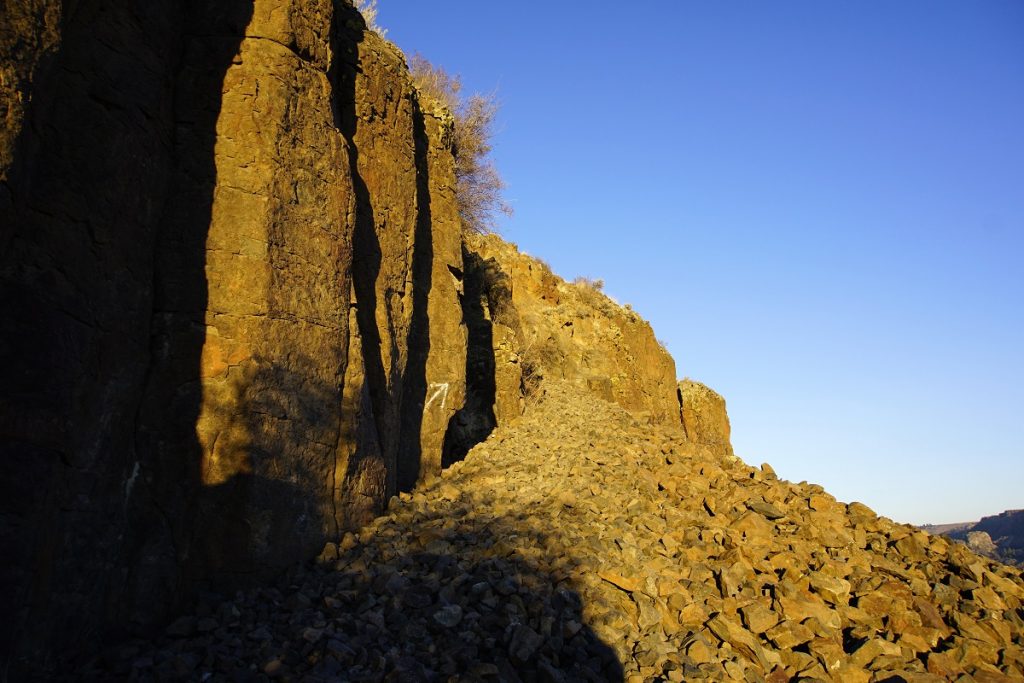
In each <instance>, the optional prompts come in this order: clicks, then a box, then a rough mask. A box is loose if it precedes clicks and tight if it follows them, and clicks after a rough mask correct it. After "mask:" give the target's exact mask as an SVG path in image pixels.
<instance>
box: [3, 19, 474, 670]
mask: <svg viewBox="0 0 1024 683" xmlns="http://www.w3.org/2000/svg"><path fill="white" fill-rule="evenodd" d="M9 5H10V7H9V8H6V7H5V11H8V12H9V16H10V18H11V22H10V24H9V25H8V26H5V32H4V33H3V36H2V40H0V62H2V64H0V69H2V73H3V79H2V80H3V95H4V105H5V110H4V111H5V118H4V121H3V125H4V128H3V136H2V137H0V147H2V156H0V162H2V172H3V179H4V181H5V183H4V185H3V188H2V191H0V210H2V216H3V222H2V224H0V244H2V249H0V285H2V287H0V298H2V299H3V310H4V316H3V319H2V320H0V326H2V333H3V344H2V345H0V354H2V356H3V357H2V360H3V366H4V369H3V371H2V372H3V381H2V382H0V405H2V407H3V410H2V411H0V448H2V451H3V458H2V465H0V467H2V468H3V469H2V474H3V481H4V484H5V488H4V491H5V492H6V491H7V489H8V488H10V489H11V491H10V495H9V496H5V501H4V505H5V508H4V510H3V512H4V515H5V517H4V525H3V529H2V532H3V535H2V539H3V544H4V556H5V557H6V558H12V560H11V561H10V562H7V563H5V566H4V568H3V576H2V580H3V585H4V590H3V599H4V605H3V606H2V607H3V608H4V613H5V614H7V615H13V617H12V618H9V619H5V625H4V628H5V633H4V634H3V638H2V642H4V643H5V647H7V643H11V642H15V645H14V652H15V653H16V659H19V658H22V657H26V656H27V657H32V656H37V655H39V656H42V655H45V654H46V653H47V652H48V651H52V650H54V649H59V648H61V647H64V646H66V645H68V644H69V643H70V642H72V640H75V641H77V643H78V644H79V645H82V646H88V642H89V638H90V636H88V635H87V636H86V637H84V638H83V637H82V636H81V634H82V633H85V634H93V635H98V634H100V633H103V632H105V631H107V630H108V629H109V628H110V627H111V626H114V625H116V626H117V627H119V628H120V627H131V628H136V627H145V626H146V625H147V624H151V623H159V622H160V621H161V620H162V619H164V618H165V615H166V614H168V613H169V611H171V610H173V609H174V608H175V606H176V605H178V604H180V603H181V601H182V600H185V599H187V598H188V597H189V596H190V595H192V594H193V593H194V591H195V590H196V589H197V588H199V587H203V586H212V587H229V586H232V585H240V584H245V583H249V582H252V581H258V580H262V579H263V578H265V577H267V576H269V575H271V574H273V573H274V572H276V571H278V570H279V569H280V568H282V567H284V566H286V565H288V564H291V563H294V562H295V561H297V560H301V559H303V558H305V557H310V556H312V555H315V554H316V553H317V552H319V550H320V548H322V546H323V543H324V541H325V540H327V539H331V538H335V537H336V536H337V535H338V534H339V533H340V532H341V531H342V530H344V529H348V528H354V527H357V526H359V525H361V524H362V523H364V522H366V521H367V520H368V519H370V518H372V516H373V515H374V514H376V513H377V512H379V511H380V510H381V509H382V508H383V505H384V503H385V502H386V500H387V499H388V497H390V496H391V495H393V494H394V493H396V492H397V491H398V489H399V487H409V486H412V485H413V484H414V483H415V482H416V481H417V480H418V479H419V478H421V477H422V476H424V475H426V474H428V473H429V472H431V471H436V470H437V469H439V468H440V464H441V442H442V440H443V437H444V433H445V429H446V427H447V422H448V420H449V418H450V417H451V416H452V415H453V414H454V413H455V411H456V410H458V409H459V408H460V407H461V406H462V403H463V396H464V386H465V381H464V373H465V353H466V352H465V347H466V341H465V340H466V333H465V327H464V325H463V323H462V311H461V307H460V304H459V292H460V291H461V286H462V284H461V273H462V253H461V246H460V235H459V232H460V231H459V223H458V219H457V216H458V214H457V210H456V208H455V203H454V202H455V200H454V195H453V190H452V188H453V187H454V186H455V182H454V175H453V174H454V164H453V160H452V156H451V149H450V144H451V125H452V123H451V118H450V116H449V115H448V114H447V113H446V112H443V111H433V110H430V111H424V108H423V107H421V106H420V104H419V102H418V100H417V95H416V93H415V91H414V89H413V88H412V85H411V81H410V79H409V76H408V73H407V70H406V68H405V64H404V58H403V57H402V56H401V54H400V53H399V52H398V51H397V49H396V48H394V47H393V46H391V45H390V44H388V43H385V42H384V41H383V40H381V39H380V38H379V37H377V36H376V35H374V34H370V33H367V32H366V31H365V27H364V24H363V22H362V19H361V17H360V16H359V15H358V13H356V12H355V11H354V10H352V9H351V8H349V7H346V6H345V4H338V3H333V2H328V1H322V0H301V1H300V0H295V1H293V2H271V1H269V0H259V1H257V2H251V1H248V2H242V1H240V0H239V1H235V2H231V1H229V2H224V3H207V4H203V3H197V4H196V5H195V6H194V7H193V6H190V7H187V8H184V7H181V6H179V4H178V3H161V2H155V3H146V4H145V7H143V6H141V5H140V6H136V5H134V4H129V3H123V2H116V1H113V0H111V1H107V2H100V3H93V4H91V5H89V6H88V7H78V8H76V10H77V11H75V12H72V13H69V14H68V15H67V16H63V17H62V16H61V8H60V7H59V6H58V3H46V2H41V1H30V0H25V1H24V2H14V3H9ZM6 22H7V16H5V23H6ZM8 27H9V29H10V30H9V32H8V31H6V29H8ZM29 481H30V482H32V485H31V486H25V485H24V482H29ZM18 482H21V484H19V483H18ZM6 630H9V631H10V632H9V633H8V632H7V631H6ZM14 634H18V636H17V637H15V635H14Z"/></svg>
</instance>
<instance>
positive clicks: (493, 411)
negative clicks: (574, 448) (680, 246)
mask: <svg viewBox="0 0 1024 683" xmlns="http://www.w3.org/2000/svg"><path fill="white" fill-rule="evenodd" d="M465 249H466V253H465V263H466V296H465V298H464V301H463V305H464V308H465V310H466V314H465V317H466V321H467V324H468V325H469V336H470V350H469V353H470V368H469V371H468V373H467V380H468V382H469V397H468V400H467V407H466V409H465V410H463V411H460V413H459V414H458V415H456V419H455V422H454V423H453V424H452V426H451V428H450V430H449V433H448V437H447V441H448V445H447V448H446V453H447V454H448V455H449V456H451V455H453V454H456V455H457V454H464V453H465V451H466V449H467V448H468V447H469V446H471V445H472V444H474V443H476V442H478V441H480V440H481V439H482V438H483V437H485V436H486V435H487V433H488V432H489V431H490V429H491V428H493V426H494V424H495V423H497V424H505V423H507V422H508V421H509V420H512V419H514V418H515V417H517V416H518V415H520V414H521V413H522V411H523V406H524V404H525V401H526V399H527V397H528V396H529V394H530V392H531V390H532V388H533V387H534V386H536V385H537V384H538V383H539V382H540V381H541V380H542V379H545V378H547V379H560V380H567V381H569V382H570V383H572V384H575V385H577V386H580V387H583V388H586V389H588V390H589V391H590V392H592V393H594V394H596V395H597V396H599V397H601V398H603V399H605V400H608V401H611V402H614V403H618V404H619V405H621V406H622V407H623V408H625V409H627V410H629V411H630V412H632V413H633V414H635V415H637V416H638V417H639V418H640V419H642V420H646V421H648V422H651V423H657V424H667V425H674V426H678V425H679V419H680V418H679V399H678V397H677V395H676V370H675V361H673V359H672V357H671V356H670V355H669V353H668V352H667V351H666V350H665V349H664V348H663V347H662V346H661V344H659V343H658V341H657V339H656V338H655V336H654V332H653V330H651V327H650V325H649V324H648V323H647V322H646V321H645V320H643V319H642V318H640V316H638V315H637V314H636V313H634V312H633V311H632V310H630V309H629V308H627V307H623V306H620V305H618V304H616V303H615V302H613V301H612V300H611V299H609V298H608V297H606V296H604V295H603V294H601V293H600V291H598V290H596V289H594V288H593V287H592V286H591V285H589V284H586V283H581V284H571V283H567V282H565V281H564V280H563V279H561V278H560V277H558V276H557V275H555V274H554V273H552V272H551V268H550V267H549V266H548V265H547V264H545V263H544V262H543V261H540V260H538V259H536V258H533V257H531V256H528V255H526V254H523V253H521V252H520V251H519V250H518V249H517V248H516V247H515V245H512V244H509V243H507V242H504V241H503V240H501V239H500V238H498V237H496V236H494V235H483V236H481V235H469V236H467V237H466V246H465Z"/></svg>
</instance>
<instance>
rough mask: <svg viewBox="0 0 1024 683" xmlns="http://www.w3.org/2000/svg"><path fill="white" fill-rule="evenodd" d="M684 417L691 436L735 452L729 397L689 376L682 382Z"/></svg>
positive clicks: (707, 443) (712, 446)
mask: <svg viewBox="0 0 1024 683" xmlns="http://www.w3.org/2000/svg"><path fill="white" fill-rule="evenodd" d="M678 395H679V407H680V418H681V419H682V423H683V429H684V431H685V432H686V436H687V438H689V439H690V440H691V441H693V442H695V443H699V444H704V445H706V446H709V447H711V448H714V449H719V450H721V451H723V452H725V453H728V454H732V442H731V441H730V440H729V434H730V431H729V414H728V413H727V412H726V410H725V399H724V398H722V397H721V395H719V394H718V393H717V392H715V391H714V390H713V389H711V388H709V387H707V386H705V385H703V384H701V383H700V382H694V381H693V380H690V379H685V380H683V381H681V382H679V394H678Z"/></svg>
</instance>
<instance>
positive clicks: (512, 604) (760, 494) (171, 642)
mask: <svg viewBox="0 0 1024 683" xmlns="http://www.w3.org/2000/svg"><path fill="white" fill-rule="evenodd" d="M767 512H770V514H767ZM776 512H777V513H778V514H776ZM1022 601H1024V580H1022V577H1021V573H1020V571H1019V570H1016V569H1014V568H1011V567H1007V566H1005V565H1001V564H998V563H993V562H991V561H989V560H987V559H985V558H982V557H979V556H977V555H975V554H973V553H971V552H970V551H969V550H967V548H965V547H964V546H962V545H959V544H955V543H951V542H949V541H947V540H946V539H943V538H941V537H936V536H931V535H929V534H927V533H925V532H922V531H919V530H917V529H914V528H912V527H909V526H905V525H899V524H895V523H893V522H891V521H889V520H887V519H884V518H880V517H878V516H876V515H875V514H874V513H873V512H871V511H870V510H869V509H868V508H867V507H866V506H864V505H862V504H859V503H852V504H849V505H847V504H844V503H841V502H839V501H836V500H835V499H834V498H832V497H831V496H829V495H828V494H826V493H825V492H824V491H822V489H821V488H820V487H818V486H814V485H809V484H793V483H790V482H787V481H780V480H778V479H777V478H775V477H774V476H769V475H766V474H765V472H764V471H762V470H761V469H757V468H752V467H748V466H746V465H744V464H743V463H742V462H740V461H739V460H737V459H736V458H735V457H733V456H729V455H727V454H726V453H725V452H723V451H722V450H721V449H720V450H718V451H713V450H712V449H709V448H706V447H702V446H699V445H695V444H693V443H691V442H689V441H687V440H686V439H685V438H684V437H683V435H682V434H681V433H679V431H677V430H673V429H667V428H661V427H652V426H651V425H648V424H640V423H638V422H637V421H636V420H635V419H634V418H633V417H631V416H630V415H628V414H627V413H626V412H624V411H623V410H622V409H621V408H619V407H618V406H615V405H612V404H608V403H605V402H603V401H600V400H596V399H595V398H594V397H593V395H592V394H591V393H589V392H587V391H586V390H584V389H582V388H580V387H577V386H573V385H569V384H567V383H564V382H557V381H554V382H553V381H547V382H545V384H544V385H543V386H541V387H540V388H539V389H538V394H537V396H536V402H535V403H532V404H531V405H530V406H529V407H528V408H527V410H526V413H525V415H524V416H523V417H522V419H521V420H519V421H518V422H516V423H515V424H514V425H512V426H511V427H502V428H499V429H498V430H497V431H495V432H494V433H492V434H491V436H490V438H488V439H487V441H485V442H484V443H482V444H480V445H478V446H477V447H475V448H474V449H473V450H472V451H471V452H470V453H469V455H468V457H467V458H466V459H465V460H464V461H462V462H460V463H457V464H455V465H453V466H452V467H451V468H449V469H447V470H445V471H444V472H443V473H442V475H441V476H440V477H437V478H433V479H430V480H428V481H426V482H425V483H424V485H423V486H422V487H421V488H419V489H418V490H416V491H414V492H412V493H411V494H403V495H402V496H401V497H400V498H399V499H396V500H395V501H393V504H392V506H391V507H390V509H389V511H388V514H387V515H386V516H383V517H380V518H378V519H377V520H375V521H374V522H373V523H372V524H370V525H369V526H368V527H366V528H365V529H363V530H362V531H361V532H360V533H359V534H358V535H349V536H347V537H346V538H345V539H344V540H343V541H342V542H341V544H340V545H339V546H337V547H335V546H328V547H327V549H326V550H325V552H324V554H323V555H322V559H321V562H320V563H318V564H316V565H314V566H307V567H301V568H296V570H295V571H294V572H293V573H291V574H290V575H289V576H288V577H287V578H286V579H284V580H282V581H281V582H280V583H279V584H278V585H277V586H276V587H275V588H272V589H263V590H259V591H252V592H248V593H244V594H239V595H238V596H237V597H235V598H234V599H231V600H228V601H226V602H221V603H216V602H213V601H211V602H209V603H207V604H204V606H203V607H202V609H201V610H200V611H199V612H197V613H196V614H194V615H189V616H186V617H183V618H182V619H181V620H179V621H178V622H175V623H174V624H172V626H171V627H170V628H169V629H168V630H167V631H166V632H165V634H164V635H163V636H162V637H161V638H159V639H157V640H155V641H149V642H143V641H137V642H133V643H126V644H122V645H120V646H118V647H115V648H111V650H110V651H109V652H106V653H104V654H103V655H101V656H100V657H97V658H96V659H95V660H94V661H93V662H92V663H91V664H89V665H87V666H85V667H84V668H83V669H81V670H80V673H79V675H80V676H81V677H83V678H89V677H96V676H101V675H112V676H117V677H134V678H135V679H137V680H152V679H154V678H159V679H160V680H164V679H165V678H171V679H174V678H177V677H181V678H189V679H202V678H203V677H204V676H206V675H207V674H211V675H212V676H213V678H214V679H215V680H217V679H220V678H234V679H238V678H246V677H253V676H256V675H259V674H261V673H262V674H264V675H267V676H271V677H282V678H285V679H301V680H312V681H315V680H337V679H342V680H353V681H357V680H448V679H449V677H451V676H453V675H458V676H461V677H467V678H470V679H472V680H510V681H516V680H537V679H539V680H630V681H655V680H662V681H665V680H668V681H684V680H685V681H689V680H698V679H709V680H748V681H791V680H792V681H796V680H803V681H810V680H818V681H843V682H845V681H865V682H867V681H895V680H906V681H941V680H960V681H964V682H965V683H966V682H967V681H1002V680H1006V681H1009V680H1019V679H1020V678H1021V676H1022V675H1024V610H1022V604H1024V602H1022Z"/></svg>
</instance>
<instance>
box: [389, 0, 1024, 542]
mask: <svg viewBox="0 0 1024 683" xmlns="http://www.w3.org/2000/svg"><path fill="white" fill-rule="evenodd" d="M379 2H380V6H379V15H378V21H379V23H380V24H381V25H382V26H383V27H385V28H386V29H388V36H387V37H388V38H389V39H391V40H393V41H394V42H395V43H397V44H398V45H399V46H400V47H401V48H402V49H403V50H405V52H406V53H407V54H409V55H412V54H413V53H414V52H420V53H421V54H423V55H424V56H425V57H427V58H428V59H430V60H431V61H432V62H434V63H435V64H438V65H441V66H444V67H445V68H446V69H448V70H449V71H450V72H454V73H459V74H461V75H462V78H463V81H464V83H465V86H466V88H467V89H468V90H470V91H473V90H476V91H481V92H490V91H492V90H496V91H497V94H498V98H499V100H500V101H501V103H502V109H501V113H500V120H499V125H498V132H497V136H496V139H495V148H494V155H495V159H496V162H497V165H498V167H499V169H500V171H501V172H502V174H503V176H504V178H505V180H506V181H507V183H508V186H509V187H508V191H507V197H508V199H509V201H510V202H511V203H512V205H513V206H514V208H515V211H516V213H515V215H514V217H513V218H511V219H510V220H507V221H502V223H501V233H502V234H503V235H504V236H505V237H506V238H507V239H509V240H511V241H513V242H516V243H517V244H518V245H519V246H520V248H521V249H523V250H524V251H526V252H528V253H530V254H533V255H536V256H540V257H542V258H544V259H545V260H546V261H548V262H549V263H550V264H551V265H552V267H553V268H554V269H555V271H556V272H558V273H559V274H561V275H563V276H564V277H566V278H570V279H571V278H573V277H575V276H576V275H587V276H591V277H600V278H603V279H604V280H605V282H606V291H607V292H608V293H609V294H610V295H612V296H613V297H615V298H616V299H617V300H619V301H620V302H623V303H625V302H629V303H630V304H632V305H633V307H634V308H635V309H637V310H638V311H639V312H640V313H641V314H642V315H643V316H644V317H646V318H647V319H649V320H650V321H651V323H652V325H653V326H654V329H655V332H656V333H657V335H658V337H659V338H661V339H662V340H663V341H664V342H665V343H666V344H667V346H668V348H669V350H670V351H671V352H672V354H673V356H674V357H675V359H676V363H677V366H678V371H679V375H680V376H681V377H682V376H689V377H692V378H694V379H698V380H700V381H703V382H705V383H707V384H709V385H710V386H712V387H713V388H715V389H716V390H718V391H719V392H720V393H722V394H723V395H724V396H725V397H726V399H727V401H728V406H729V413H730V417H731V420H732V426H733V441H734V445H735V448H736V451H737V453H738V454H739V455H740V456H741V457H742V458H743V459H744V460H746V461H747V462H749V463H751V464H759V463H761V462H769V463H771V464H772V465H773V466H774V467H775V469H776V470H777V471H778V473H779V474H780V476H782V477H784V478H787V479H791V480H794V481H801V480H807V481H812V482H817V483H820V484H822V485H824V486H825V487H826V488H827V489H828V490H829V491H830V492H831V493H833V494H834V495H836V496H837V497H838V498H840V499H841V500H846V501H852V500H859V501H862V502H864V503H866V504H867V505H869V506H871V507H872V508H874V509H875V510H876V511H877V512H879V513H880V514H884V515H887V516H890V517H892V518H894V519H896V520H898V521H905V522H912V523H925V522H952V521H967V520H973V519H978V518H979V517H981V516H982V515H986V514H995V513H998V512H1001V511H1002V510H1004V509H1008V508H1022V507H1024V361H1022V356H1021V353H1022V349H1024V265H1022V262H1024V3H1021V2H1017V1H1011V2H997V1H989V0H986V1H985V2H953V1H950V0H929V1H927V2H898V3H889V2H886V3H883V2H839V1H837V2H827V3H823V2H772V3H765V2H709V1H706V2H669V1H667V0H666V1H662V2H641V3H632V4H625V3H605V2H557V3H554V2H544V3H541V2H518V3H481V2H471V1H469V0H459V1H454V0H453V1H449V2H445V1H442V2H432V3H423V2H420V1H418V0H416V1H414V0H379Z"/></svg>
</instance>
